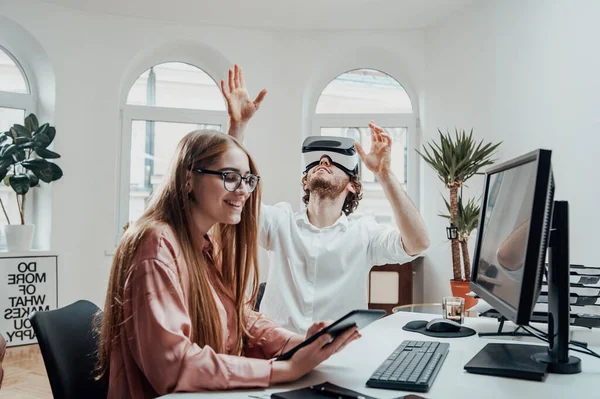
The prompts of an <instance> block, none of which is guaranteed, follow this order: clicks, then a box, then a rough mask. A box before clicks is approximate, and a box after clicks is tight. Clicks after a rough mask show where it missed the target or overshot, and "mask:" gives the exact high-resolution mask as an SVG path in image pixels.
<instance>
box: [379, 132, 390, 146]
mask: <svg viewBox="0 0 600 399" xmlns="http://www.w3.org/2000/svg"><path fill="white" fill-rule="evenodd" d="M381 138H382V139H383V142H384V143H385V144H386V145H387V146H389V147H391V146H392V137H391V136H390V135H389V134H387V133H386V132H383V133H381Z"/></svg>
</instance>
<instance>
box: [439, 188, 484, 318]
mask: <svg viewBox="0 0 600 399" xmlns="http://www.w3.org/2000/svg"><path fill="white" fill-rule="evenodd" d="M444 202H445V203H446V210H447V211H448V213H446V214H440V215H439V216H441V217H443V218H446V219H448V220H450V218H451V216H450V215H451V213H452V211H451V209H452V207H451V205H450V203H449V202H448V201H447V200H446V198H444ZM480 210H481V207H480V206H479V200H476V199H475V198H470V199H469V200H468V201H467V204H466V205H465V204H463V196H462V193H461V195H459V197H458V214H457V216H456V219H455V223H456V230H457V234H458V238H457V239H456V240H457V241H458V243H459V245H460V252H461V254H462V270H463V276H464V279H465V280H468V279H469V276H470V275H471V257H470V255H469V238H470V237H471V233H472V232H473V230H475V229H476V228H477V226H478V223H479V212H480ZM455 291H456V288H455V289H454V290H453V295H455ZM466 292H468V291H466ZM459 296H460V295H459ZM475 303H477V301H476V300H475V298H473V297H470V296H469V297H465V306H466V307H467V309H468V308H470V307H472V306H474V305H475Z"/></svg>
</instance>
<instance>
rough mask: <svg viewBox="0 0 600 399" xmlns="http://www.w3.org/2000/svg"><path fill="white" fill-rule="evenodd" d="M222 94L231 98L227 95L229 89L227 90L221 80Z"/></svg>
mask: <svg viewBox="0 0 600 399" xmlns="http://www.w3.org/2000/svg"><path fill="white" fill-rule="evenodd" d="M221 93H223V97H225V98H229V94H228V93H227V89H226V88H225V81H224V80H223V79H221Z"/></svg>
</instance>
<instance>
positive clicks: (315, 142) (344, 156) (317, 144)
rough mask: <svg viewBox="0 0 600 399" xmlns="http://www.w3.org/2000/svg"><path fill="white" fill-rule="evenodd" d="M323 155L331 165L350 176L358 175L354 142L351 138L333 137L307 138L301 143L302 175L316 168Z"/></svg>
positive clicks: (357, 159)
mask: <svg viewBox="0 0 600 399" xmlns="http://www.w3.org/2000/svg"><path fill="white" fill-rule="evenodd" d="M323 155H326V156H327V157H329V159H330V160H331V163H332V164H334V165H335V166H337V167H338V168H340V169H341V170H343V171H344V172H346V173H347V174H349V175H350V176H354V175H355V174H357V173H358V161H359V157H358V154H357V153H356V148H355V147H354V140H352V139H351V138H348V137H335V136H310V137H307V138H306V140H304V143H302V156H303V158H304V165H305V169H304V173H307V172H308V171H309V170H310V169H312V168H314V167H315V166H317V165H318V164H319V162H321V158H322V157H323Z"/></svg>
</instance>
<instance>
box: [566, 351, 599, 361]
mask: <svg viewBox="0 0 600 399" xmlns="http://www.w3.org/2000/svg"><path fill="white" fill-rule="evenodd" d="M569 350H572V351H575V352H579V353H583V354H585V355H590V356H593V357H597V358H598V359H600V355H598V354H597V353H596V352H594V351H593V350H591V349H588V348H585V351H582V350H581V349H576V348H569Z"/></svg>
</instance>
